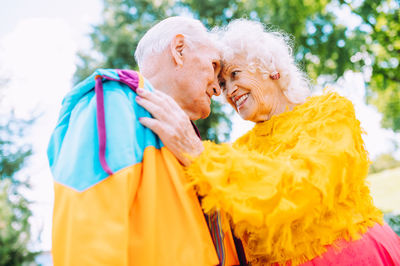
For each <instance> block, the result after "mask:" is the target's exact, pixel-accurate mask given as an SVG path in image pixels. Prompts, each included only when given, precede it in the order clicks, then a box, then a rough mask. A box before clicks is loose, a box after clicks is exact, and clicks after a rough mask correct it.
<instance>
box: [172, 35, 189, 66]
mask: <svg viewBox="0 0 400 266" xmlns="http://www.w3.org/2000/svg"><path fill="white" fill-rule="evenodd" d="M185 48H186V43H185V36H183V35H182V34H177V35H176V36H175V37H174V38H173V39H172V41H171V44H170V51H171V56H172V60H173V61H174V62H175V64H176V65H178V66H183V50H184V49H185Z"/></svg>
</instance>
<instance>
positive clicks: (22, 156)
mask: <svg viewBox="0 0 400 266" xmlns="http://www.w3.org/2000/svg"><path fill="white" fill-rule="evenodd" d="M0 83H1V82H0ZM3 85H4V84H3ZM0 89H1V88H0ZM31 123H32V121H31V120H21V119H17V118H16V117H15V115H14V113H13V112H11V113H9V112H4V113H2V114H1V115H0V265H9V266H12V265H26V264H29V263H32V262H33V260H34V257H35V255H36V253H34V252H31V251H29V249H28V248H27V246H28V243H29V241H30V225H29V221H28V220H29V217H30V216H31V211H30V209H29V202H28V200H27V199H26V198H25V197H24V196H22V195H21V194H20V189H23V188H27V187H29V186H28V184H27V182H26V180H21V179H19V178H16V177H15V174H16V173H17V172H18V171H19V170H20V169H22V168H23V166H24V163H25V161H26V159H27V158H28V157H29V156H30V155H31V154H32V150H31V147H30V146H29V145H26V144H24V143H23V141H22V137H23V136H24V132H25V130H26V128H27V127H28V126H29V124H31Z"/></svg>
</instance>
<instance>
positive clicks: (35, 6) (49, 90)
mask: <svg viewBox="0 0 400 266" xmlns="http://www.w3.org/2000/svg"><path fill="white" fill-rule="evenodd" d="M101 3H102V1H101V0H85V1H78V0H69V1H66V0H64V1H61V0H35V1H32V0H0V6H2V8H1V9H0V75H1V76H3V77H7V78H9V80H10V82H9V83H8V84H7V85H6V87H5V88H3V90H2V91H1V93H0V97H2V99H1V105H0V113H5V112H7V111H9V110H10V109H11V108H13V109H14V110H15V112H16V114H17V116H19V117H25V118H26V117H30V116H31V115H32V114H33V115H39V118H38V119H37V121H36V123H35V124H34V125H33V126H32V128H31V129H30V130H29V132H28V134H27V137H26V141H27V142H29V143H32V145H33V151H34V155H33V156H32V157H31V159H30V160H29V162H28V164H27V167H26V168H25V169H24V170H23V171H22V172H21V173H20V174H21V175H29V177H30V180H31V184H32V190H30V191H27V192H25V193H26V195H27V197H28V198H29V199H31V200H33V201H34V202H35V203H34V204H33V206H32V210H33V213H34V216H33V217H32V219H31V224H32V228H33V236H34V237H35V238H36V237H40V239H39V241H37V242H35V244H34V245H33V248H34V249H40V250H49V249H50V247H51V216H52V204H53V186H52V178H51V173H50V170H49V168H48V163H47V158H46V148H47V143H48V140H49V137H50V134H51V131H52V130H53V128H54V126H55V123H56V121H57V117H58V112H59V109H60V106H61V101H62V98H63V96H64V95H65V94H66V93H67V92H68V91H69V90H70V89H71V86H72V76H73V73H74V71H75V63H76V61H77V57H76V52H77V51H78V50H84V49H89V48H90V40H89V38H88V36H87V34H88V33H89V32H90V30H91V25H93V24H96V23H98V22H99V21H101V10H102V4H101ZM132 54H133V51H132ZM334 87H335V88H336V89H337V90H338V91H339V92H340V93H341V94H342V95H344V96H346V97H348V98H349V99H350V100H352V101H353V103H354V105H355V108H356V112H357V117H358V118H359V119H360V121H361V124H362V126H363V127H364V129H365V130H366V131H367V133H368V135H367V136H365V137H364V140H365V142H366V147H367V149H368V151H369V152H370V154H371V156H372V157H375V156H376V155H378V154H380V153H384V152H392V151H393V149H394V148H393V147H394V146H393V142H395V140H396V139H397V141H398V142H399V140H400V136H399V134H397V135H396V134H394V133H393V132H392V131H391V130H385V129H382V128H381V127H380V124H379V123H380V119H381V115H380V114H379V113H378V112H377V111H376V109H375V108H374V107H371V106H366V105H365V104H364V102H363V100H364V92H365V89H364V80H363V76H362V75H361V74H357V73H352V72H346V74H345V75H344V77H343V78H342V79H341V80H339V82H338V83H337V84H335V85H334ZM232 121H233V130H232V135H231V136H232V140H234V139H236V138H237V137H239V136H240V135H242V134H243V133H244V132H246V131H247V130H248V129H250V128H251V127H252V126H253V124H252V123H251V122H244V121H242V120H241V119H240V117H239V116H238V115H235V116H234V117H233V118H232ZM399 144H400V143H399ZM397 155H398V156H399V151H397Z"/></svg>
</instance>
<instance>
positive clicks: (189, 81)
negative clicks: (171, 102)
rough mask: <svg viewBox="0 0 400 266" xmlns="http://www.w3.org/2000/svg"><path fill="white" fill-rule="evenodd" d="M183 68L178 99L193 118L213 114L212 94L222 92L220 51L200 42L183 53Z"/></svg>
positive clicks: (176, 98) (180, 71)
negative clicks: (219, 75)
mask: <svg viewBox="0 0 400 266" xmlns="http://www.w3.org/2000/svg"><path fill="white" fill-rule="evenodd" d="M182 53H183V54H184V57H183V58H184V62H183V66H182V68H181V69H180V70H179V76H180V77H179V82H178V84H179V88H178V90H177V94H178V95H175V97H174V98H175V100H176V101H177V102H178V104H179V105H180V106H181V108H182V109H183V110H184V111H185V112H186V113H187V114H188V116H189V118H190V119H191V120H197V119H200V118H206V117H207V116H208V115H209V114H210V105H211V97H212V96H213V95H216V96H218V95H220V94H221V89H220V87H219V83H218V74H219V72H220V70H221V63H220V54H219V51H218V50H217V49H216V48H214V47H212V46H205V45H198V46H196V47H193V48H187V49H185V50H184V51H183V52H182Z"/></svg>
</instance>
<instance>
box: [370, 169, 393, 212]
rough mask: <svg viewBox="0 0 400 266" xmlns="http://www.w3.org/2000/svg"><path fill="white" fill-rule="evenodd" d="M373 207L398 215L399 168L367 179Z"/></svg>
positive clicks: (372, 175)
mask: <svg viewBox="0 0 400 266" xmlns="http://www.w3.org/2000/svg"><path fill="white" fill-rule="evenodd" d="M367 180H368V182H369V184H370V189H371V195H372V198H373V199H374V203H375V206H377V207H378V208H379V209H381V210H382V211H384V212H394V213H400V167H398V168H394V169H389V170H385V171H383V172H380V173H376V174H371V175H369V176H368V178H367Z"/></svg>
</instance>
